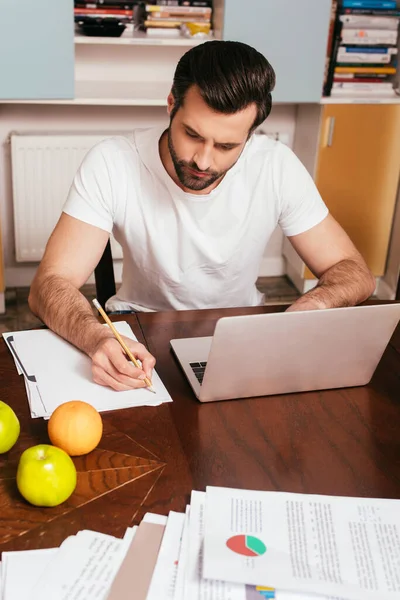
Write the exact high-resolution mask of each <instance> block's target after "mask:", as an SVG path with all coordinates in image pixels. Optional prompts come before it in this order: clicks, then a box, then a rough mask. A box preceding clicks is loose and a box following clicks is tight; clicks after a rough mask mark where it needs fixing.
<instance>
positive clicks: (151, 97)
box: [0, 81, 171, 106]
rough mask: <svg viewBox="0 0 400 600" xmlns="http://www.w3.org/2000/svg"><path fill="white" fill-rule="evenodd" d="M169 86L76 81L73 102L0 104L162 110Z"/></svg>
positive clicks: (23, 101) (43, 101)
mask: <svg viewBox="0 0 400 600" xmlns="http://www.w3.org/2000/svg"><path fill="white" fill-rule="evenodd" d="M170 89H171V82H169V81H168V82H159V83H154V82H147V81H146V82H135V81H130V82H129V81H128V82H126V81H114V82H113V81H106V82H104V81H76V82H75V98H74V99H70V100H68V99H62V100H0V104H59V105H75V106H83V105H91V106H94V105H97V106H166V105H167V96H168V93H169V91H170Z"/></svg>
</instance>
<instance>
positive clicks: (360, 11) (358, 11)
mask: <svg viewBox="0 0 400 600" xmlns="http://www.w3.org/2000/svg"><path fill="white" fill-rule="evenodd" d="M342 12H343V14H345V15H376V16H378V17H379V16H382V15H383V14H384V15H385V16H386V17H389V16H392V17H400V10H397V9H396V10H386V9H385V11H383V10H382V9H381V10H379V9H378V10H376V9H371V8H343V9H342Z"/></svg>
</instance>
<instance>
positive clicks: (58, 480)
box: [17, 444, 77, 506]
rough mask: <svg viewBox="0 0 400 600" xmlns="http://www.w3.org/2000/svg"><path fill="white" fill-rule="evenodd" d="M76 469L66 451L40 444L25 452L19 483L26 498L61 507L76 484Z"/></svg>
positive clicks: (32, 501)
mask: <svg viewBox="0 0 400 600" xmlns="http://www.w3.org/2000/svg"><path fill="white" fill-rule="evenodd" d="M76 479H77V476H76V469H75V465H74V463H73V462H72V459H71V457H70V456H68V454H67V453H66V452H64V450H61V448H56V447H55V446H50V445H49V444H39V445H38V446H32V448H28V449H27V450H25V452H23V453H22V454H21V458H20V459H19V464H18V469H17V486H18V489H19V491H20V492H21V494H22V495H23V497H24V498H25V500H27V501H28V502H30V503H31V504H34V505H35V506H58V504H61V503H62V502H65V500H67V498H69V497H70V495H71V494H72V492H73V491H74V489H75V487H76Z"/></svg>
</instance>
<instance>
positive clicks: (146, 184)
mask: <svg viewBox="0 0 400 600" xmlns="http://www.w3.org/2000/svg"><path fill="white" fill-rule="evenodd" d="M163 130H164V128H163V129H161V128H152V129H145V130H144V129H142V130H135V131H134V132H133V135H132V136H131V137H129V138H127V137H114V138H110V139H107V140H105V141H102V142H100V143H99V144H97V145H96V146H95V147H94V148H92V149H91V150H90V151H89V152H88V154H87V156H86V157H85V159H84V160H83V162H82V165H81V167H80V169H79V170H78V172H77V174H76V176H75V179H74V182H73V184H72V187H71V190H70V193H69V196H68V199H67V201H66V203H65V206H64V212H66V213H67V214H69V215H71V216H72V217H75V218H76V219H79V220H81V221H84V222H85V223H90V224H91V225H94V226H96V227H99V228H101V229H103V230H105V231H108V232H110V233H111V232H113V234H114V236H115V238H116V240H117V241H118V242H119V243H120V244H121V246H122V249H123V256H124V259H123V274H122V285H121V287H120V289H119V290H118V293H117V295H116V296H113V298H111V299H110V300H109V301H108V303H107V308H108V309H109V310H121V309H129V308H133V309H136V310H171V309H175V310H179V309H201V308H214V307H215V308H225V307H233V306H255V305H259V304H261V303H262V302H263V296H262V294H260V292H259V291H258V290H257V289H256V286H255V283H256V280H257V277H258V272H259V266H260V262H261V259H262V256H263V253H264V250H265V247H266V244H267V242H268V240H269V238H270V236H271V234H272V232H273V231H274V229H275V227H276V225H277V224H279V225H280V226H281V228H282V230H283V232H284V234H285V235H287V236H292V235H297V234H299V233H302V232H304V231H306V230H308V229H310V228H311V227H313V226H314V225H317V224H318V223H320V222H321V221H322V220H323V219H324V218H325V217H326V216H327V214H328V210H327V208H326V206H325V204H324V203H323V201H322V199H321V197H320V195H319V193H318V190H317V188H316V186H315V184H314V182H313V180H312V178H311V176H310V175H309V173H308V172H307V171H306V169H305V167H304V166H303V165H302V164H301V162H300V161H299V160H298V159H297V158H296V156H295V155H294V154H293V152H292V151H291V150H290V149H289V148H287V147H286V146H285V145H283V144H281V143H280V142H276V141H273V140H271V139H270V138H268V137H267V136H264V135H253V136H252V137H251V138H250V140H249V141H248V142H247V144H246V147H245V148H244V150H243V152H242V154H241V156H240V158H239V160H238V161H237V163H236V164H235V165H234V167H233V168H232V169H230V171H228V173H227V174H226V175H225V177H224V178H223V180H222V181H221V183H220V184H219V185H218V186H217V187H216V188H215V189H214V190H212V192H211V193H210V194H206V195H197V194H189V193H185V192H184V191H183V190H181V189H180V188H179V187H178V186H177V185H176V183H175V182H174V181H173V180H172V179H171V177H170V176H169V175H168V173H167V172H166V170H165V168H164V166H163V164H162V162H161V159H160V155H159V146H158V143H159V139H160V137H161V135H162V133H163Z"/></svg>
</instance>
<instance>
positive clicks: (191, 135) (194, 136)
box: [186, 131, 199, 139]
mask: <svg viewBox="0 0 400 600" xmlns="http://www.w3.org/2000/svg"><path fill="white" fill-rule="evenodd" d="M186 135H188V136H189V137H190V138H194V139H195V138H198V137H199V136H198V135H196V134H195V133H191V132H190V131H186Z"/></svg>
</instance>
